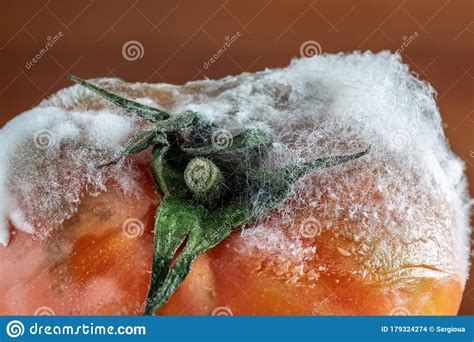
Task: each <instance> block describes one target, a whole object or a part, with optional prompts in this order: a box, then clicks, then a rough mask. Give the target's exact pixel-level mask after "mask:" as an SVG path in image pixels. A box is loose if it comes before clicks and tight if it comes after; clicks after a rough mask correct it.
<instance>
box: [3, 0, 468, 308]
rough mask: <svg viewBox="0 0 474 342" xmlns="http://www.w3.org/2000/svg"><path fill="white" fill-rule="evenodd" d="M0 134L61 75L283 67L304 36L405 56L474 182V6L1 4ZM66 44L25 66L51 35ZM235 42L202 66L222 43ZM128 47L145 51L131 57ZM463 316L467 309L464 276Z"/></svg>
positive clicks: (199, 73)
mask: <svg viewBox="0 0 474 342" xmlns="http://www.w3.org/2000/svg"><path fill="white" fill-rule="evenodd" d="M1 13H2V20H1V21H2V29H1V32H0V74H1V78H0V108H1V110H0V127H1V126H3V125H4V124H5V123H6V122H7V121H8V120H9V119H10V118H12V117H13V116H15V115H17V114H18V113H20V112H22V111H24V110H27V109H28V108H31V107H32V106H34V105H36V104H37V103H38V102H39V101H40V100H41V99H43V98H45V97H47V96H49V95H50V94H52V93H54V92H56V91H57V90H58V89H61V88H63V87H65V86H67V85H70V84H71V83H70V82H69V81H67V79H66V75H67V74H68V73H74V74H77V75H80V76H82V77H85V78H89V77H99V76H117V77H120V78H123V79H126V80H128V81H148V82H170V83H183V82H186V81H189V80H192V79H200V78H203V77H209V78H219V77H223V76H225V75H228V74H238V73H241V72H243V71H256V70H261V69H263V68H265V67H280V66H285V65H287V64H288V62H289V60H290V59H291V58H292V57H294V56H298V55H299V53H300V52H299V51H300V46H301V44H303V43H304V42H305V41H308V40H314V41H317V42H318V43H319V44H320V46H321V49H322V51H323V52H339V51H352V50H372V51H379V50H382V49H389V50H392V51H395V50H397V49H400V48H401V46H402V44H403V43H404V42H408V41H410V38H409V37H410V36H412V35H414V33H415V32H417V37H415V40H414V41H412V42H411V43H410V44H409V46H408V47H406V48H405V49H404V51H403V52H402V56H403V58H404V61H405V62H406V63H408V64H409V65H410V67H411V68H412V70H413V71H414V72H416V73H418V74H419V75H420V77H421V78H423V79H425V80H427V81H429V82H430V83H431V84H432V85H433V86H434V87H435V88H436V89H437V91H438V103H439V107H440V109H441V113H442V115H443V121H444V124H445V131H446V134H447V136H448V138H449V143H450V145H451V147H452V149H453V150H454V151H455V152H456V153H457V154H458V155H459V156H460V157H461V158H463V159H464V160H465V161H466V167H467V173H468V176H469V180H470V184H471V189H470V191H471V197H472V196H473V189H474V187H473V184H474V144H473V140H474V139H473V132H474V129H473V128H474V109H473V99H474V96H473V95H474V87H473V86H474V81H473V77H474V70H472V62H473V60H474V58H473V57H474V46H473V41H474V40H473V30H474V24H473V23H474V21H473V17H474V2H473V1H470V0H457V1H455V0H440V1H437V0H436V1H435V0H410V1H377V0H374V1H369V0H366V1H351V0H347V1H330V0H327V1H323V0H321V1H308V0H304V1H303V0H302V1H295V0H291V1H290V0H287V1H282V0H244V1H230V0H229V1H210V0H209V1H203V0H202V1H152V0H138V1H137V0H134V1H130V0H123V1H117V0H114V1H112V0H110V1H98V0H95V1H94V0H85V1H79V0H77V1H52V0H51V1H46V0H41V1H40V0H37V1H36V0H30V1H18V0H16V1H13V0H8V1H6V0H3V1H2V5H1ZM58 32H62V33H63V37H62V38H60V39H59V41H58V42H57V43H56V44H55V45H54V46H53V47H52V48H50V49H49V51H48V52H47V53H46V54H45V55H44V56H43V57H42V58H41V59H40V60H39V61H37V62H36V63H35V64H34V65H33V66H32V67H31V68H27V67H26V63H27V62H28V61H30V60H31V59H32V58H33V57H34V56H35V55H36V54H37V53H39V51H40V50H41V49H42V48H43V47H44V46H45V44H46V42H47V39H48V37H54V36H55V35H56V34H58ZM236 32H240V33H241V37H240V38H239V39H238V40H237V42H235V43H234V44H233V45H232V47H231V48H230V49H228V51H227V52H226V53H225V55H223V56H221V57H220V58H219V59H218V60H217V62H215V63H214V64H212V65H211V66H210V67H209V68H208V69H205V68H204V66H203V65H204V63H205V62H206V61H208V60H209V58H211V57H212V55H213V54H214V53H216V52H217V50H218V49H219V48H220V47H222V45H223V44H224V42H225V39H226V36H232V35H233V34H235V33H236ZM130 40H137V41H139V42H140V44H141V45H142V46H143V56H142V58H139V59H137V60H135V61H129V60H127V59H126V58H124V56H123V54H122V47H123V45H124V44H125V43H127V42H128V41H130ZM460 313H461V314H471V315H472V314H473V313H474V272H472V270H471V279H470V280H469V282H468V284H467V286H466V291H465V295H464V300H463V305H462V308H461V311H460Z"/></svg>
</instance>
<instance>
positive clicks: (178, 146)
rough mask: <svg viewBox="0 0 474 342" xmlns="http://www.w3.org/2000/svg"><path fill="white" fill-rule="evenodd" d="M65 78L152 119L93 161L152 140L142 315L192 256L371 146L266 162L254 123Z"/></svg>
mask: <svg viewBox="0 0 474 342" xmlns="http://www.w3.org/2000/svg"><path fill="white" fill-rule="evenodd" d="M70 79H71V80H73V81H74V82H76V83H78V84H80V85H82V86H84V87H86V88H87V89H89V90H91V91H93V92H94V93H96V94H97V95H99V96H101V97H102V98H104V99H106V100H108V101H110V102H112V103H113V104H115V105H117V106H119V107H121V108H123V109H124V110H126V111H128V112H130V113H132V114H136V115H138V116H140V117H142V118H144V119H146V120H148V121H149V122H150V124H149V125H147V126H145V127H144V128H143V129H140V130H138V131H137V132H136V133H135V135H134V136H133V137H132V138H131V139H130V141H129V142H128V144H127V146H125V147H124V148H123V149H122V151H121V153H120V155H118V156H116V158H114V159H113V160H111V161H109V162H107V163H105V164H102V165H99V166H98V167H105V166H110V165H113V164H116V163H118V162H119V161H120V160H121V159H122V158H124V157H126V156H127V155H130V154H136V153H138V152H140V151H143V150H145V149H146V148H148V147H150V146H152V147H153V157H152V162H151V171H152V173H153V176H154V179H155V182H156V185H157V188H158V190H159V191H160V192H161V193H162V194H163V199H162V201H161V203H160V205H159V207H158V208H157V211H156V214H155V224H154V252H153V263H152V274H151V281H150V288H149V291H148V296H147V299H146V303H145V314H146V315H152V314H154V313H155V312H156V311H157V310H158V309H159V308H160V307H162V306H163V305H164V304H165V303H166V302H167V301H168V299H169V298H170V297H171V295H172V294H173V293H174V292H175V291H176V289H177V288H178V287H179V285H180V284H181V283H182V282H183V281H184V279H185V278H186V276H187V275H188V273H189V272H190V269H191V265H192V263H193V261H194V260H195V259H196V257H197V256H199V255H200V254H203V253H205V252H206V251H208V250H209V249H210V248H212V247H214V246H216V245H217V244H219V243H220V242H222V241H223V240H224V239H225V238H227V237H228V236H229V235H230V233H231V232H232V231H233V230H236V229H239V228H242V227H243V226H244V225H246V224H248V223H249V222H251V221H254V220H257V219H258V218H261V217H264V216H266V215H268V214H269V213H270V212H271V211H273V210H275V209H277V208H279V207H280V206H281V205H282V203H283V202H284V201H285V200H286V199H287V198H288V196H289V195H290V193H291V190H292V188H293V185H294V184H295V183H296V181H297V180H298V179H300V178H301V177H304V176H305V175H307V174H310V173H312V172H314V171H316V170H318V169H322V168H327V167H331V166H335V165H339V164H342V163H345V162H348V161H351V160H354V159H357V158H360V157H362V156H363V155H365V154H366V153H368V152H369V149H370V148H368V149H366V150H364V151H361V152H359V153H355V154H350V155H344V156H330V157H325V158H320V159H316V160H313V161H309V162H305V163H301V164H297V165H290V166H286V167H283V168H281V169H277V170H270V169H268V167H267V165H268V163H267V162H268V157H269V153H270V152H271V149H272V147H273V142H272V139H271V137H270V135H268V134H267V133H265V132H263V131H261V130H259V129H246V130H243V131H242V132H240V133H239V134H236V135H233V134H231V133H230V132H229V131H227V130H225V129H223V128H220V127H217V126H215V125H214V124H212V123H210V122H208V121H207V120H206V119H205V118H203V117H202V116H201V115H199V114H198V113H196V112H193V111H184V112H182V113H179V114H177V115H173V116H171V115H170V114H168V113H167V112H165V111H163V110H160V109H157V108H153V107H149V106H146V105H143V104H140V103H137V102H134V101H131V100H128V99H126V98H123V97H121V96H119V95H116V94H114V93H111V92H109V91H107V90H105V89H102V88H100V87H97V86H96V85H94V84H92V83H89V82H87V81H84V80H82V79H80V78H78V77H75V76H70ZM178 250H180V252H179V254H178V255H176V253H177V251H178Z"/></svg>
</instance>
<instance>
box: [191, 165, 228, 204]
mask: <svg viewBox="0 0 474 342" xmlns="http://www.w3.org/2000/svg"><path fill="white" fill-rule="evenodd" d="M184 180H185V182H186V185H187V186H188V187H189V189H190V190H191V192H192V193H193V194H194V195H195V196H196V197H197V198H200V199H207V200H211V199H214V198H216V197H218V195H219V192H220V190H221V188H222V185H223V184H224V177H223V176H222V173H221V171H220V170H219V168H218V167H217V166H216V164H214V163H213V162H212V161H210V160H209V159H207V158H193V159H192V160H191V161H190V162H189V164H188V165H187V166H186V170H184Z"/></svg>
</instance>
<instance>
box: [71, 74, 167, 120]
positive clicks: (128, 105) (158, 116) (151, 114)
mask: <svg viewBox="0 0 474 342" xmlns="http://www.w3.org/2000/svg"><path fill="white" fill-rule="evenodd" d="M69 79H70V80H71V81H73V82H75V83H78V84H80V85H82V86H83V87H85V88H87V89H89V90H91V91H93V92H94V93H96V94H97V95H99V96H100V97H102V98H103V99H106V100H107V101H109V102H112V103H113V104H115V105H117V106H119V107H120V108H123V109H124V110H126V111H127V112H130V113H132V114H136V115H138V116H141V117H142V118H144V119H147V120H150V121H154V122H157V121H161V120H165V119H167V118H169V117H170V115H169V114H168V113H167V112H165V111H163V110H160V109H157V108H153V107H150V106H147V105H144V104H141V103H138V102H135V101H132V100H128V99H126V98H124V97H122V96H119V95H117V94H114V93H112V92H110V91H108V90H105V89H103V88H100V87H98V86H96V85H94V84H92V83H90V82H87V81H85V80H83V79H81V78H79V77H77V76H74V75H69Z"/></svg>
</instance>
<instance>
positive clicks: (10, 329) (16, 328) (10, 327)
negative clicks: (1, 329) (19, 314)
mask: <svg viewBox="0 0 474 342" xmlns="http://www.w3.org/2000/svg"><path fill="white" fill-rule="evenodd" d="M6 330H7V335H8V336H10V337H11V338H17V337H18V336H22V335H23V334H24V333H25V326H24V325H23V323H21V322H20V321H17V320H15V321H10V322H9V323H8V324H7V328H6Z"/></svg>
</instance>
